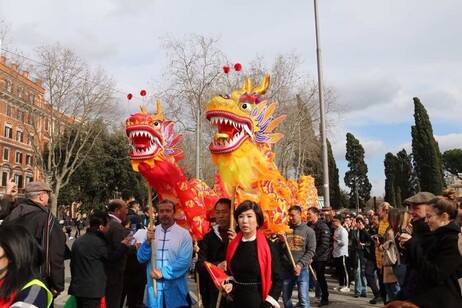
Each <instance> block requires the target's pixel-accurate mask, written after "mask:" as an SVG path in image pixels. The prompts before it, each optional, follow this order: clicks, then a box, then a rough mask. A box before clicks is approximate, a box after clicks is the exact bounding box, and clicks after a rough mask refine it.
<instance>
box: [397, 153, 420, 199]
mask: <svg viewBox="0 0 462 308" xmlns="http://www.w3.org/2000/svg"><path fill="white" fill-rule="evenodd" d="M396 159H397V161H396V162H397V166H396V169H395V171H396V174H395V183H396V187H399V189H400V191H401V193H400V196H401V198H400V199H401V200H400V201H402V200H405V199H407V198H409V197H410V196H413V195H415V193H416V192H417V189H416V186H417V184H416V182H417V178H416V174H415V170H414V167H413V165H412V157H411V155H408V154H407V152H406V150H405V149H402V150H401V151H399V152H398V153H397V154H396ZM396 192H397V189H396V188H395V193H396ZM400 203H401V202H400Z"/></svg>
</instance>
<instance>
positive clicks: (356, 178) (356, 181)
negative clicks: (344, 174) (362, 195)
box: [355, 176, 359, 215]
mask: <svg viewBox="0 0 462 308" xmlns="http://www.w3.org/2000/svg"><path fill="white" fill-rule="evenodd" d="M358 180H359V178H358V176H355V195H356V215H358V214H359V192H358Z"/></svg>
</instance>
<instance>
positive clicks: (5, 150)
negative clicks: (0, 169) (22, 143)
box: [3, 148, 10, 161]
mask: <svg viewBox="0 0 462 308" xmlns="http://www.w3.org/2000/svg"><path fill="white" fill-rule="evenodd" d="M3 160H5V161H9V160H10V149H9V148H3Z"/></svg>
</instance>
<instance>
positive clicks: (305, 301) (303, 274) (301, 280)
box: [282, 268, 310, 308]
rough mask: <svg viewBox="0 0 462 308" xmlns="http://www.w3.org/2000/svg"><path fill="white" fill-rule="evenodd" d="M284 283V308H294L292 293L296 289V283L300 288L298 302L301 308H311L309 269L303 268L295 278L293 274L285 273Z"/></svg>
mask: <svg viewBox="0 0 462 308" xmlns="http://www.w3.org/2000/svg"><path fill="white" fill-rule="evenodd" d="M283 277H284V283H283V286H282V298H283V301H284V306H285V307H286V308H292V307H293V304H292V300H291V297H292V291H293V289H294V286H295V283H297V287H298V302H299V304H300V307H302V308H309V307H310V299H309V293H308V283H309V280H310V278H309V275H308V269H307V268H303V269H302V270H301V271H300V275H299V276H295V275H294V273H293V272H285V273H284V276H283Z"/></svg>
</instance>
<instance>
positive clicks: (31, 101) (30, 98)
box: [29, 93, 35, 105]
mask: <svg viewBox="0 0 462 308" xmlns="http://www.w3.org/2000/svg"><path fill="white" fill-rule="evenodd" d="M34 100H35V95H34V94H32V93H31V94H29V102H30V103H31V104H32V105H33V104H34Z"/></svg>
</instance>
